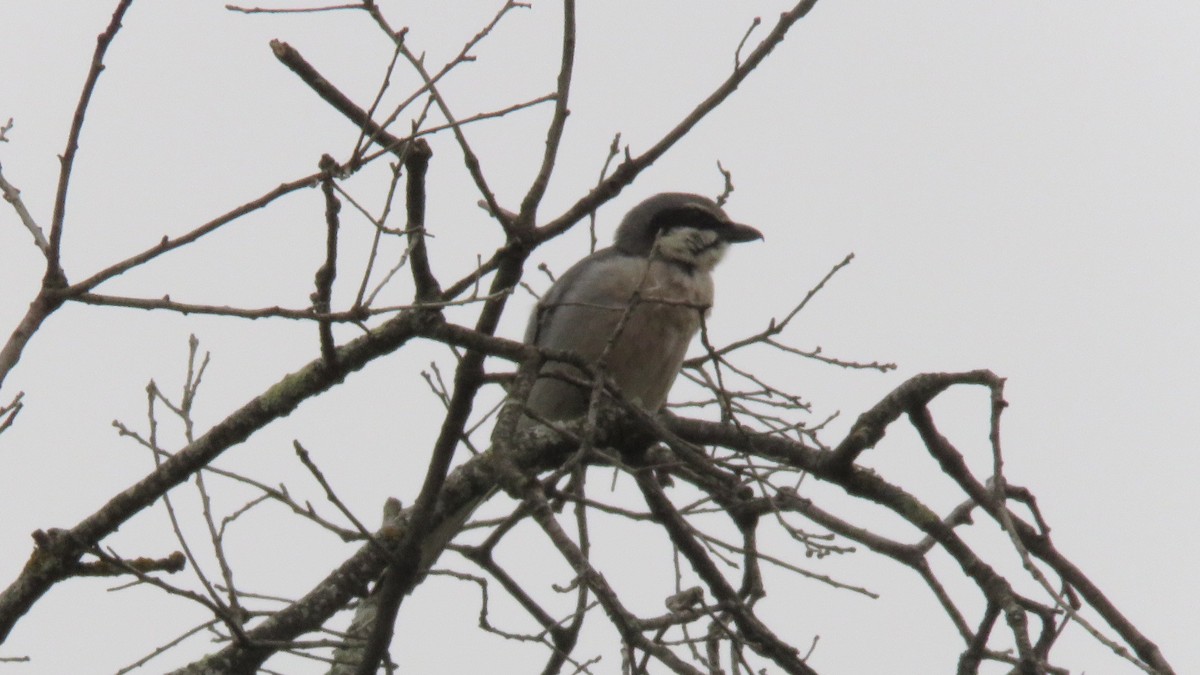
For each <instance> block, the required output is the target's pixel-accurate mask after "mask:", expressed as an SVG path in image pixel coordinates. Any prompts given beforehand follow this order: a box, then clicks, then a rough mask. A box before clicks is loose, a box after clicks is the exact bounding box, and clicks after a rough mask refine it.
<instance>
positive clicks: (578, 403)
mask: <svg viewBox="0 0 1200 675" xmlns="http://www.w3.org/2000/svg"><path fill="white" fill-rule="evenodd" d="M762 238H763V235H762V233H761V232H759V231H758V230H757V229H755V228H753V227H750V226H749V225H743V224H741V223H737V222H734V221H733V220H732V219H731V218H730V217H729V216H728V215H727V214H726V213H725V211H724V210H723V209H722V208H721V207H720V206H719V205H718V204H717V203H716V202H715V201H713V200H711V199H709V198H707V197H704V196H701V195H696V194H690V193H685V192H664V193H660V194H656V195H654V196H652V197H649V198H648V199H646V200H644V201H642V202H641V203H639V204H638V205H637V206H635V207H633V209H632V210H630V211H629V213H628V214H627V215H626V216H625V218H624V219H623V220H622V221H621V224H620V225H619V226H618V227H617V230H616V234H615V236H614V239H613V244H612V246H610V247H608V248H605V249H602V250H599V251H596V252H595V253H592V254H591V255H589V256H587V257H585V258H583V259H582V260H580V261H579V262H577V263H575V264H574V265H573V266H572V267H571V268H570V269H568V270H567V271H566V272H565V273H564V274H563V275H562V276H561V277H560V278H559V279H558V280H557V281H555V282H554V284H553V285H551V287H550V289H549V290H548V291H547V292H546V293H545V294H544V295H543V297H542V298H541V300H540V301H539V302H538V303H537V306H536V307H535V308H534V310H533V312H532V314H531V316H530V319H529V324H528V328H527V329H526V332H525V343H526V344H530V345H533V346H536V347H540V348H543V349H546V350H554V351H563V352H569V353H571V354H573V355H575V356H576V357H579V358H582V359H583V360H584V361H585V362H587V363H588V364H589V365H593V366H595V365H599V364H598V362H599V361H600V360H601V358H602V357H603V358H604V363H603V364H602V367H601V370H602V371H603V373H604V374H605V375H607V376H608V377H609V378H610V379H611V381H612V382H613V383H614V384H615V385H616V388H617V390H618V391H619V392H620V393H621V395H622V396H624V397H625V398H626V399H627V400H629V401H630V402H632V403H634V404H636V405H639V406H640V407H642V408H643V409H645V410H646V411H648V412H650V413H655V412H657V411H658V410H659V409H661V408H662V407H663V405H664V404H665V403H666V400H667V394H668V392H669V391H670V389H671V385H672V383H674V381H675V378H676V376H677V375H678V374H679V370H680V368H681V366H682V365H683V359H684V356H685V355H686V353H687V349H688V346H689V345H690V344H691V342H692V339H693V338H695V336H696V333H697V332H698V331H699V330H700V324H701V322H702V321H703V318H704V317H705V316H706V315H707V314H708V312H709V310H710V309H711V308H712V304H713V279H712V271H713V268H715V267H716V265H717V264H718V263H719V262H720V261H721V259H722V258H723V257H724V255H725V253H726V251H727V250H728V248H729V245H730V244H735V243H741V242H748V241H754V240H756V239H762ZM586 381H587V376H586V375H585V374H584V372H582V371H581V369H579V368H577V367H575V366H573V365H570V364H568V363H564V362H562V361H548V362H547V363H546V364H545V365H543V366H542V369H541V370H540V371H539V373H538V379H537V380H536V381H535V382H534V385H533V388H532V390H531V391H530V394H529V398H528V399H527V400H526V401H525V409H526V414H525V416H524V417H522V418H521V422H520V423H519V424H520V425H521V426H522V427H528V426H530V425H531V424H532V423H533V422H534V421H551V422H554V421H564V420H570V419H572V418H575V417H579V416H581V415H583V414H584V413H586V412H587V407H588V402H589V400H590V387H587V386H586Z"/></svg>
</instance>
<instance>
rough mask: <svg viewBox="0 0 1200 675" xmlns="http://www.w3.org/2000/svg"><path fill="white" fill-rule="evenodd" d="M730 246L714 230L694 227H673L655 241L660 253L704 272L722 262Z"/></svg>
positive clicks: (656, 248)
mask: <svg viewBox="0 0 1200 675" xmlns="http://www.w3.org/2000/svg"><path fill="white" fill-rule="evenodd" d="M728 248H729V242H727V241H725V240H724V239H722V238H721V235H719V234H717V233H716V232H714V231H713V230H700V229H696V228H693V227H675V228H671V229H670V230H668V231H667V232H664V233H662V234H659V235H658V240H657V241H656V242H655V250H656V251H657V253H658V255H660V256H662V257H663V258H666V259H668V260H674V261H677V262H681V263H683V264H685V265H689V266H691V267H695V268H696V269H698V270H700V271H702V272H711V271H712V269H713V268H714V267H716V266H717V263H719V262H721V258H723V257H724V256H725V251H726V250H727V249H728Z"/></svg>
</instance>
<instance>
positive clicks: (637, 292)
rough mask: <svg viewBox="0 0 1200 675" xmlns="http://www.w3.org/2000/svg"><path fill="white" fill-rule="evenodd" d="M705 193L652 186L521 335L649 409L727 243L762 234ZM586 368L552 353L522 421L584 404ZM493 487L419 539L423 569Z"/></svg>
mask: <svg viewBox="0 0 1200 675" xmlns="http://www.w3.org/2000/svg"><path fill="white" fill-rule="evenodd" d="M762 238H763V235H762V233H761V232H759V231H758V230H756V229H754V228H753V227H750V226H749V225H743V224H741V223H737V222H734V221H733V220H732V219H730V217H729V216H728V215H727V214H726V213H725V211H724V210H723V209H722V208H721V207H720V206H719V205H717V203H716V202H715V201H713V200H711V199H709V198H707V197H703V196H701V195H696V194H689V193H684V192H664V193H660V194H656V195H654V196H652V197H649V198H647V199H646V200H644V201H642V202H641V203H639V204H638V205H637V206H635V207H633V209H631V210H630V211H629V213H628V214H627V215H626V216H625V218H624V219H623V220H622V221H621V224H620V225H619V226H618V227H617V231H616V234H615V236H614V238H613V244H612V246H609V247H608V248H605V249H601V250H599V251H596V252H595V253H592V254H591V255H588V256H586V257H585V258H583V259H582V260H580V261H579V262H577V263H575V264H574V265H572V266H571V267H570V268H569V269H568V270H567V271H566V272H564V273H563V274H562V276H560V277H559V278H558V279H557V280H556V281H555V282H554V283H553V284H551V286H550V288H549V290H547V291H546V293H545V294H544V295H543V296H542V298H541V300H539V301H538V303H537V305H536V306H535V307H534V309H533V312H532V313H531V315H530V318H529V324H528V327H527V329H526V332H525V343H526V344H529V345H533V346H535V347H539V348H541V349H544V350H547V351H548V352H568V353H570V354H572V355H573V356H574V357H575V358H578V359H582V360H583V361H584V362H586V363H588V364H589V365H597V364H599V362H600V361H602V360H603V362H604V363H603V364H602V368H600V371H601V373H603V374H604V375H605V376H607V377H608V378H609V379H610V380H611V382H612V383H613V384H614V385H615V386H616V388H617V390H618V391H619V392H620V394H621V395H622V396H623V397H625V398H626V399H627V400H629V401H631V402H633V403H634V404H636V405H639V406H641V407H642V408H643V409H644V410H646V411H647V412H650V413H656V412H658V411H659V410H660V409H661V408H662V407H663V405H664V404H665V403H666V400H667V393H668V392H669V391H670V389H671V385H672V383H674V381H675V377H676V376H677V375H678V374H679V370H680V368H681V367H682V365H683V359H684V356H685V355H686V353H687V348H688V346H689V344H690V343H691V341H692V339H693V338H694V337H695V336H696V333H697V332H698V331H699V330H700V324H701V321H702V320H703V317H704V316H705V315H707V313H708V311H709V310H710V309H711V308H712V304H713V280H712V271H713V268H714V267H716V265H717V263H719V262H720V261H721V258H722V257H724V255H725V252H726V251H727V250H728V248H729V245H730V244H735V243H740V242H748V241H753V240H756V239H762ZM590 400H591V386H590V384H589V382H588V376H587V374H586V373H585V372H584V371H583V370H581V369H580V368H578V367H576V366H574V365H572V364H570V363H566V362H563V361H554V360H552V359H548V360H547V361H546V362H545V363H544V364H543V365H542V367H541V369H540V370H539V371H538V373H537V378H536V379H535V380H534V383H533V386H532V388H531V389H530V392H529V395H528V398H527V399H526V400H525V402H524V404H523V405H524V413H523V415H522V417H521V418H519V420H518V422H517V426H518V429H527V428H529V427H531V426H534V425H535V424H539V423H543V422H562V421H568V420H571V419H574V418H577V417H580V416H582V415H584V414H586V413H587V410H588V405H589V401H590ZM497 490H498V487H495V486H494V487H492V488H491V490H489V491H487V493H486V494H481V495H479V496H476V497H474V498H472V499H470V500H468V501H467V502H466V503H463V504H461V505H459V506H458V507H457V508H456V509H455V510H454V511H453V512H451V513H447V514H444V517H442V518H440V519H439V522H438V523H437V524H436V525H435V526H434V527H433V529H432V530H431V531H430V532H429V533H428V534H427V535H426V536H425V537H424V539H423V540H422V542H421V545H420V548H421V550H420V556H421V558H420V563H419V564H420V569H421V570H423V571H425V570H428V569H429V568H430V567H431V566H432V565H433V564H434V563H435V562H436V561H437V558H438V557H439V556H440V555H441V553H442V551H443V550H445V548H446V546H447V545H449V543H450V540H451V539H453V538H454V536H455V535H457V534H458V532H459V531H460V530H461V529H462V526H463V525H464V524H465V523H466V522H467V520H468V519H469V518H470V516H471V514H472V513H473V512H474V511H475V509H476V508H478V507H479V506H480V505H481V504H482V503H483V502H485V501H487V500H488V499H490V498H491V497H492V495H494V494H495V493H496V492H497Z"/></svg>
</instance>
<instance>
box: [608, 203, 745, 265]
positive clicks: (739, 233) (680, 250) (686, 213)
mask: <svg viewBox="0 0 1200 675" xmlns="http://www.w3.org/2000/svg"><path fill="white" fill-rule="evenodd" d="M762 238H763V235H762V233H761V232H759V231H758V230H756V229H754V228H753V227H750V226H749V225H742V224H740V223H735V222H734V221H732V220H730V218H729V216H728V215H726V214H725V211H723V210H722V209H721V207H719V206H717V203H716V202H714V201H713V200H711V199H709V198H707V197H702V196H700V195H693V194H687V193H684V192H664V193H662V194H657V195H654V196H653V197H650V198H649V199H647V200H645V201H643V202H642V203H641V204H638V205H637V206H635V207H633V209H632V210H631V211H630V212H629V213H628V215H626V216H625V219H624V220H622V221H621V226H620V227H618V228H617V234H616V237H615V241H614V246H616V248H617V250H618V251H621V252H622V253H625V254H627V255H636V256H645V257H649V256H650V255H651V254H656V255H658V256H661V257H662V258H665V259H667V260H671V261H673V262H677V263H679V264H681V265H684V266H686V267H689V268H694V269H699V270H701V271H704V272H708V271H709V270H711V269H712V268H713V267H715V266H716V264H717V263H718V262H720V261H721V257H722V256H724V255H725V250H726V249H727V248H729V245H730V244H734V243H737V242H742V241H753V240H755V239H762Z"/></svg>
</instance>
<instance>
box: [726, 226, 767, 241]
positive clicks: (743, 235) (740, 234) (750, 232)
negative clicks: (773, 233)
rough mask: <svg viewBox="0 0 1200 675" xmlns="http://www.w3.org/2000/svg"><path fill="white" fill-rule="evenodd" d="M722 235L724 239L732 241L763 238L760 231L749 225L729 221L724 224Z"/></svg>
mask: <svg viewBox="0 0 1200 675" xmlns="http://www.w3.org/2000/svg"><path fill="white" fill-rule="evenodd" d="M724 235H725V240H726V241H730V242H734V243H737V242H743V241H754V240H755V239H762V238H763V233H762V232H759V231H758V230H756V229H754V228H753V227H750V226H749V225H742V224H741V223H729V224H728V225H726V226H725V231H724Z"/></svg>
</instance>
